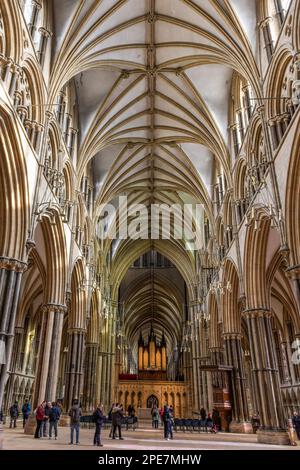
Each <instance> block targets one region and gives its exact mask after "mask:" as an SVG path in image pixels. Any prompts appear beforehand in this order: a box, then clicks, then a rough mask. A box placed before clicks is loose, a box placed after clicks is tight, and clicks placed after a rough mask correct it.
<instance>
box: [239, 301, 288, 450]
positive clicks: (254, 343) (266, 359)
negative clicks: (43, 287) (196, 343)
mask: <svg viewBox="0 0 300 470" xmlns="http://www.w3.org/2000/svg"><path fill="white" fill-rule="evenodd" d="M243 316H244V318H245V320H246V323H247V327H248V334H249V343H250V352H251V360H252V376H253V377H252V378H253V387H254V391H253V392H254V398H255V405H256V408H257V409H256V410H255V411H257V412H258V413H259V417H260V425H261V428H260V430H259V431H258V441H259V442H267V443H270V442H273V443H274V444H288V435H287V433H286V431H285V427H286V426H285V420H284V415H283V405H282V398H281V393H280V384H279V372H278V367H277V363H276V357H275V345H274V339H273V334H272V323H271V321H272V313H271V312H270V311H269V310H265V309H250V310H246V311H244V312H243Z"/></svg>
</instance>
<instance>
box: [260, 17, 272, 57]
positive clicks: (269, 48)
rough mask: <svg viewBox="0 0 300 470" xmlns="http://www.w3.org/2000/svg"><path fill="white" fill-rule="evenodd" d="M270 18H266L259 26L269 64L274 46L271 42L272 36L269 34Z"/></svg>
mask: <svg viewBox="0 0 300 470" xmlns="http://www.w3.org/2000/svg"><path fill="white" fill-rule="evenodd" d="M271 20H272V18H270V17H268V18H265V19H264V20H263V21H262V22H261V23H260V24H259V26H260V27H261V29H262V32H263V37H264V42H265V49H266V53H267V58H268V61H269V62H271V59H272V55H273V50H274V45H273V40H272V34H271V28H270V21H271Z"/></svg>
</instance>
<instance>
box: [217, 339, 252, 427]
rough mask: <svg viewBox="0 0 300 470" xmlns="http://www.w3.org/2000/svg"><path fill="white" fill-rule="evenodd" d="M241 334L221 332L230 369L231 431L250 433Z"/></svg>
mask: <svg viewBox="0 0 300 470" xmlns="http://www.w3.org/2000/svg"><path fill="white" fill-rule="evenodd" d="M241 338H242V336H241V335H240V334H238V333H232V334H230V333H225V334H223V340H224V346H225V354H226V361H227V364H229V365H231V366H233V370H232V399H233V403H232V422H231V423H230V431H231V432H243V433H252V432H253V431H252V426H251V423H250V422H249V411H248V403H247V394H246V377H245V369H244V358H243V350H242V344H241Z"/></svg>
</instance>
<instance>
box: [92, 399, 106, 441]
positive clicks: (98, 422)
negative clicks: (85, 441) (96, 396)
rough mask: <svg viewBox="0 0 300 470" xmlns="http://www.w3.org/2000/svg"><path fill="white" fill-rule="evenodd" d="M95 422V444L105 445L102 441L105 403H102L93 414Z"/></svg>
mask: <svg viewBox="0 0 300 470" xmlns="http://www.w3.org/2000/svg"><path fill="white" fill-rule="evenodd" d="M93 418H94V422H95V427H96V429H95V435H94V446H96V445H97V446H99V447H103V444H102V442H101V428H102V425H103V423H104V420H105V416H104V412H103V405H102V403H100V404H99V405H98V406H97V408H96V410H95V411H94V414H93Z"/></svg>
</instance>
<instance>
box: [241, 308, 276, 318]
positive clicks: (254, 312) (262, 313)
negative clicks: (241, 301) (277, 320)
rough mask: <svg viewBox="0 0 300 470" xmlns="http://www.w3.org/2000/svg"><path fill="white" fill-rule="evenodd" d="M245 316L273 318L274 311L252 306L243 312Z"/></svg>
mask: <svg viewBox="0 0 300 470" xmlns="http://www.w3.org/2000/svg"><path fill="white" fill-rule="evenodd" d="M242 317H243V318H272V317H273V313H272V312H271V310H269V309H268V308H264V307H258V308H250V309H247V310H244V311H243V312H242Z"/></svg>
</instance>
